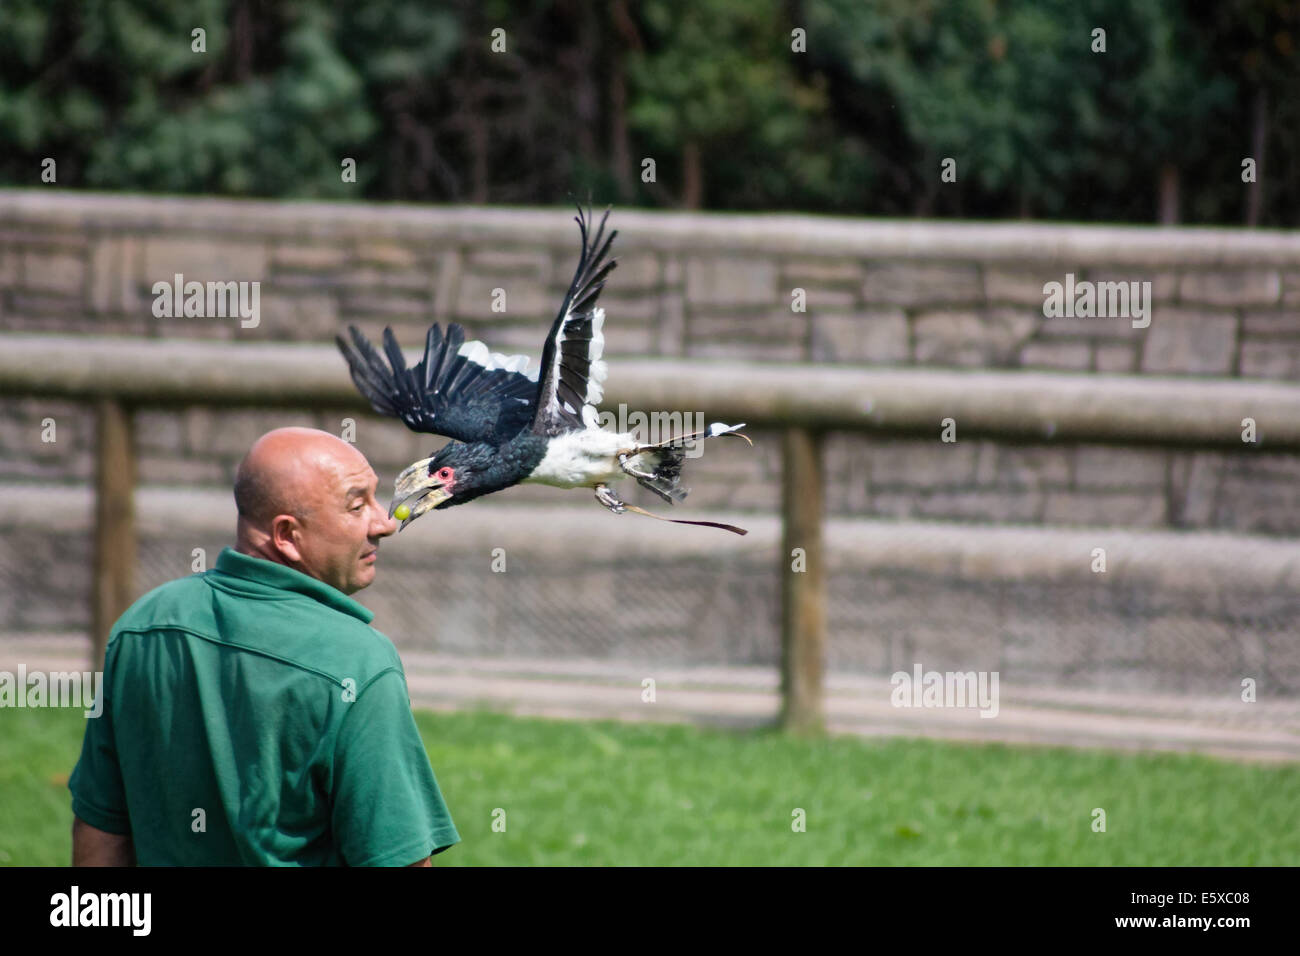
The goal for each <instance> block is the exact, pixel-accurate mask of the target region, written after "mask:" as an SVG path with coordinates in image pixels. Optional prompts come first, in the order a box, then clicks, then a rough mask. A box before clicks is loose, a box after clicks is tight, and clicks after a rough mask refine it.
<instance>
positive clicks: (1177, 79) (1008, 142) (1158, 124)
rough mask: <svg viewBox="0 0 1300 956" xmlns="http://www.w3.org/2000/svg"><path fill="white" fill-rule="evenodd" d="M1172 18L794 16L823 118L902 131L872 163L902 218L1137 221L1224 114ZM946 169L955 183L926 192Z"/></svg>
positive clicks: (1098, 14) (1114, 12) (1032, 5)
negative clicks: (1100, 34) (825, 85)
mask: <svg viewBox="0 0 1300 956" xmlns="http://www.w3.org/2000/svg"><path fill="white" fill-rule="evenodd" d="M1179 7H1180V5H1177V4H1176V3H1175V0H1152V2H1148V3H1143V4H1130V3H1128V2H1126V0H1099V2H1094V3H1091V4H1087V5H1080V4H1077V3H1076V2H1074V0H1033V2H1030V0H1010V2H994V0H946V2H943V3H937V2H934V0H883V2H881V3H878V4H871V5H865V4H859V3H856V2H854V0H812V2H809V3H808V4H807V7H806V15H807V18H808V21H809V27H810V29H809V35H810V38H809V47H810V55H811V62H812V65H813V66H814V68H818V69H825V70H827V71H829V72H830V73H831V74H832V75H834V76H835V77H836V79H837V81H838V82H837V84H836V85H837V95H836V100H835V102H836V110H837V113H840V114H841V115H843V114H848V115H850V116H854V117H855V118H857V119H858V120H859V121H860V122H862V125H861V126H856V127H855V128H854V129H853V134H851V135H857V136H863V137H866V138H868V139H870V140H871V141H874V142H884V143H890V142H891V134H893V137H896V136H897V132H898V130H897V124H898V122H901V126H902V130H901V132H902V133H903V134H904V135H905V137H906V141H905V142H903V143H897V144H896V145H893V146H892V148H891V147H890V146H885V147H883V148H880V147H878V148H877V151H878V154H879V156H880V161H881V162H883V163H885V164H887V165H889V166H891V167H893V178H894V180H895V181H896V182H900V181H905V182H906V184H907V188H906V193H907V196H908V197H909V198H910V200H911V206H910V209H908V210H907V211H909V212H912V213H914V214H918V215H932V214H934V213H936V212H939V213H944V214H950V215H952V214H967V215H969V214H974V215H982V216H983V215H990V216H995V215H1007V214H1016V215H1021V216H1028V215H1047V216H1052V217H1060V216H1072V217H1074V218H1085V219H1102V218H1119V219H1146V218H1151V216H1152V214H1153V212H1154V211H1155V206H1156V203H1155V202H1153V199H1154V197H1156V195H1157V191H1158V187H1159V182H1160V179H1161V176H1162V175H1163V176H1164V177H1165V178H1166V180H1167V179H1168V177H1169V176H1170V174H1169V172H1168V171H1167V169H1166V167H1168V166H1169V165H1170V164H1173V168H1174V169H1175V170H1176V169H1177V168H1178V166H1179V165H1180V164H1189V163H1198V162H1200V161H1202V160H1203V159H1204V157H1203V156H1202V155H1200V151H1199V150H1198V147H1199V145H1200V144H1201V142H1203V138H1202V137H1200V136H1199V135H1198V133H1199V132H1200V131H1201V129H1202V126H1203V124H1205V123H1207V122H1209V121H1211V120H1212V119H1214V118H1216V117H1220V116H1222V115H1223V114H1224V113H1225V112H1226V110H1227V108H1228V107H1229V105H1230V101H1231V92H1232V90H1231V85H1230V84H1229V83H1227V82H1226V81H1225V80H1224V79H1223V78H1221V77H1215V76H1212V75H1207V71H1206V67H1205V62H1206V49H1205V46H1206V44H1205V42H1204V41H1202V42H1197V41H1196V38H1195V37H1192V36H1191V35H1190V33H1189V31H1187V30H1183V29H1180V20H1179V17H1178V15H1177V14H1178V9H1179ZM1098 28H1100V29H1102V30H1104V31H1105V35H1104V42H1105V52H1094V51H1093V47H1094V45H1098V44H1097V41H1096V40H1095V39H1094V33H1093V31H1094V30H1096V29H1098ZM1098 39H1100V38H1098ZM863 104H873V105H869V106H864V105H863ZM886 108H888V109H896V110H897V116H898V117H899V120H898V121H897V122H896V121H895V120H894V119H893V118H892V117H889V116H886V115H885V109H886ZM839 125H841V126H846V125H847V124H845V123H840V124H839ZM945 158H952V159H954V160H955V161H956V168H957V176H958V178H957V182H956V183H954V184H947V183H944V182H942V181H941V179H940V164H941V162H942V161H943V160H944V159H945ZM900 167H901V169H900ZM1162 170H1165V171H1164V172H1163V173H1162ZM900 211H902V210H900Z"/></svg>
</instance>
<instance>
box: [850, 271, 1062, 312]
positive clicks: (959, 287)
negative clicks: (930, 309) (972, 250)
mask: <svg viewBox="0 0 1300 956" xmlns="http://www.w3.org/2000/svg"><path fill="white" fill-rule="evenodd" d="M862 297H863V300H864V301H865V302H867V303H868V304H869V305H896V306H901V307H904V308H907V307H911V306H926V305H938V304H944V303H953V304H963V305H969V306H973V305H976V304H977V303H981V302H983V301H984V288H983V284H982V283H981V281H980V274H979V269H978V268H977V267H976V266H973V265H967V264H964V263H954V264H951V265H940V264H929V263H926V264H915V263H881V264H873V265H869V266H867V269H866V276H865V278H864V280H863V283H862ZM1040 301H1041V300H1040Z"/></svg>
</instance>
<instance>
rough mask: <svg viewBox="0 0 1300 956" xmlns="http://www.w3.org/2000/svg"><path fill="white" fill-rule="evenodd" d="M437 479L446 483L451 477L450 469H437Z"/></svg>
mask: <svg viewBox="0 0 1300 956" xmlns="http://www.w3.org/2000/svg"><path fill="white" fill-rule="evenodd" d="M438 477H439V478H441V479H442V480H443V481H446V480H447V479H448V478H450V477H451V469H450V468H439V469H438Z"/></svg>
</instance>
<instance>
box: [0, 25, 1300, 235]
mask: <svg viewBox="0 0 1300 956" xmlns="http://www.w3.org/2000/svg"><path fill="white" fill-rule="evenodd" d="M197 27H201V28H203V29H204V30H205V31H206V42H207V50H206V52H203V53H197V52H194V51H193V50H192V49H191V31H193V30H194V29H195V28H197ZM1097 28H1101V29H1104V30H1105V31H1106V50H1105V52H1104V53H1103V52H1096V51H1094V50H1093V31H1094V30H1095V29H1097ZM796 29H800V30H806V33H807V37H806V42H807V50H806V52H795V51H794V50H793V49H792V31H794V30H796ZM494 30H503V31H505V38H506V50H505V51H504V52H500V51H495V50H493V49H491V48H490V42H491V37H492V33H493V31H494ZM1298 31H1300V0H1227V2H1224V3H1220V4H1212V5H1190V4H1184V3H1181V2H1179V0H1150V2H1146V3H1138V4H1134V3H1131V2H1129V0H1095V2H1091V3H1088V4H1079V3H1076V2H1074V0H944V2H938V0H880V2H878V3H870V4H865V3H861V2H858V0H697V2H694V3H690V4H680V3H675V2H671V0H646V2H643V3H632V2H630V0H611V2H610V3H607V4H593V5H587V4H557V3H555V2H554V0H488V2H481V3H480V2H470V0H444V2H441V3H430V2H428V0H373V2H366V3H361V4H340V3H336V2H332V0H293V2H287V3H283V4H271V3H265V2H262V0H196V2H194V3H189V4H182V5H177V4H170V3H165V2H162V0H6V2H5V3H4V4H0V144H2V145H3V147H4V149H3V150H2V151H0V184H9V185H29V186H34V185H37V184H38V183H39V173H40V164H41V161H42V159H44V158H45V157H53V158H55V159H56V160H57V161H58V164H59V169H58V172H59V179H58V183H59V185H60V186H64V187H71V188H86V187H91V188H99V189H131V190H141V191H166V192H177V193H214V194H219V195H232V196H245V195H247V196H282V197H304V198H305V197H322V198H371V199H376V198H383V199H408V200H443V201H456V202H465V201H470V202H530V203H546V204H551V203H555V202H562V201H564V200H565V199H567V196H568V194H569V193H571V192H572V193H574V194H576V195H585V194H586V193H587V192H588V191H589V190H590V191H592V192H593V193H599V197H600V198H607V199H610V200H613V201H617V202H624V203H627V202H640V203H645V204H649V205H704V206H709V207H712V208H730V209H770V208H776V209H783V208H789V209H803V210H809V211H825V212H837V213H849V214H877V215H880V214H883V215H944V216H959V217H960V216H977V217H1006V216H1038V217H1048V218H1058V219H1083V220H1088V219H1093V220H1099V219H1100V220H1131V221H1151V220H1152V219H1154V218H1155V217H1156V215H1157V209H1158V197H1159V196H1160V195H1161V190H1162V189H1163V190H1164V193H1165V195H1167V196H1168V195H1170V190H1171V189H1172V190H1173V194H1174V195H1175V196H1176V198H1177V205H1178V206H1179V207H1180V208H1181V210H1182V218H1183V219H1184V220H1185V221H1198V222H1239V221H1242V219H1243V213H1244V212H1245V210H1246V209H1247V205H1248V203H1250V202H1253V204H1254V213H1253V215H1254V216H1255V217H1256V218H1257V219H1258V221H1259V222H1261V223H1265V224H1274V225H1278V224H1291V223H1293V222H1294V221H1295V219H1296V214H1297V207H1300V180H1297V179H1296V178H1295V177H1293V176H1290V175H1289V171H1290V169H1291V168H1292V167H1294V166H1295V165H1296V164H1297V163H1300V99H1298V98H1296V97H1295V95H1294V89H1295V86H1296V81H1297V79H1300V74H1298V71H1297V49H1296V47H1297V44H1298V43H1300V32H1298ZM1253 153H1259V155H1258V156H1255V157H1254V158H1256V159H1257V160H1260V167H1261V171H1262V172H1263V174H1264V178H1263V179H1262V180H1261V181H1260V183H1258V184H1257V185H1256V186H1255V187H1248V186H1245V185H1243V183H1242V182H1241V178H1240V171H1241V160H1242V158H1243V157H1245V156H1248V155H1252V154H1253ZM346 157H350V158H353V159H355V160H356V161H357V182H356V183H355V184H346V183H343V182H342V180H341V176H340V163H341V161H342V160H343V159H344V158H346ZM647 157H649V158H653V159H654V160H655V163H656V167H657V170H656V172H657V182H654V183H642V182H641V177H640V173H641V163H642V160H643V159H644V158H647ZM946 157H951V158H952V159H954V160H955V161H956V165H957V177H958V178H957V182H956V183H944V182H942V181H941V179H940V163H941V162H942V161H943V160H944V159H945V158H946Z"/></svg>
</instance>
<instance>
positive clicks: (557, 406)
mask: <svg viewBox="0 0 1300 956" xmlns="http://www.w3.org/2000/svg"><path fill="white" fill-rule="evenodd" d="M574 218H575V220H576V222H577V223H578V229H579V231H580V232H581V235H582V254H581V256H580V258H579V259H578V267H577V270H576V271H575V272H574V275H573V282H572V283H571V284H570V285H569V289H568V292H567V293H566V294H565V297H564V302H563V304H562V305H561V306H560V311H559V314H558V315H557V316H556V318H555V322H554V323H553V324H552V326H551V332H550V334H549V335H548V336H547V337H546V344H545V346H544V347H543V349H542V360H541V364H540V365H539V366H538V367H536V368H533V369H531V370H530V369H529V368H528V363H529V358H528V356H526V355H509V356H507V355H502V354H500V353H498V352H492V351H490V350H489V349H488V347H487V346H486V345H484V344H483V343H482V342H478V341H469V342H467V341H466V340H465V330H464V329H463V328H462V327H461V326H459V325H457V324H455V323H451V324H448V326H447V330H446V332H445V333H444V332H443V331H442V329H441V328H440V327H439V325H438V324H437V323H436V322H435V323H434V324H433V325H432V326H430V328H429V331H428V333H427V334H426V336H425V340H424V357H423V358H422V359H421V360H420V361H419V362H417V363H416V364H415V366H414V367H413V368H409V369H408V368H407V366H406V359H405V357H404V356H403V354H402V350H401V348H400V347H399V346H398V344H397V339H396V338H395V336H394V335H393V330H392V329H391V328H386V329H384V335H383V351H384V355H385V356H386V357H387V359H388V361H387V363H385V362H384V359H383V358H382V357H381V356H380V355H379V352H378V351H377V350H376V349H375V347H374V346H373V345H371V343H370V342H369V341H368V340H367V339H366V337H365V336H364V335H362V334H361V332H360V331H358V329H357V328H356V327H355V326H349V327H348V332H349V334H350V337H351V341H349V340H348V339H345V338H344V337H343V336H342V335H339V336H337V337H336V341H337V342H338V346H339V350H340V351H341V352H342V353H343V357H344V358H345V359H346V360H347V363H348V370H349V371H350V372H351V374H352V381H353V382H354V383H355V384H356V386H357V389H358V390H359V391H360V392H361V394H362V395H363V396H364V397H365V398H366V399H367V400H368V401H369V402H370V405H371V407H372V408H373V409H374V410H375V411H376V412H378V413H379V414H381V415H388V416H391V417H394V418H400V419H401V420H402V421H403V422H404V423H405V424H406V426H407V427H408V428H410V429H411V430H412V431H417V432H426V433H430V434H434V435H443V436H445V437H447V438H450V439H451V441H450V442H448V443H447V444H446V445H445V446H443V447H442V448H441V449H440V450H439V451H438V452H437V453H436V454H434V455H432V456H430V457H429V458H424V459H421V460H420V461H417V462H415V463H413V464H412V465H410V466H409V467H408V468H406V469H405V470H403V471H402V473H401V474H400V475H398V477H397V481H396V483H395V487H394V492H393V500H392V503H391V505H390V507H389V512H388V513H389V516H390V517H394V516H395V517H397V518H398V519H399V520H401V528H403V529H404V528H405V527H406V526H407V525H408V524H410V523H411V522H412V521H414V520H415V519H416V518H419V517H420V516H421V515H423V514H426V513H427V512H429V511H432V510H434V509H439V508H448V507H451V506H453V505H459V504H464V503H466V502H468V501H472V500H474V499H475V498H479V497H482V496H483V495H487V494H491V493H492V492H494V491H501V490H502V489H504V488H509V487H511V486H512V485H517V484H520V483H536V484H544V485H553V486H555V487H558V488H591V489H592V490H593V491H594V492H595V496H596V500H597V501H598V502H600V503H601V504H602V505H604V506H605V507H606V508H608V509H609V510H610V511H612V512H614V513H615V514H622V513H624V512H625V511H633V512H637V513H639V514H644V515H648V516H650V517H652V518H660V516H659V515H655V514H652V513H651V512H649V511H645V510H644V509H641V508H638V507H636V506H635V505H630V504H627V503H626V502H624V501H622V500H621V499H620V498H619V497H618V496H617V495H616V494H615V493H614V492H613V491H612V490H611V489H610V484H611V483H612V482H614V481H617V480H620V479H622V478H624V477H625V476H631V477H633V478H635V479H636V481H637V483H638V484H640V485H641V486H642V487H644V488H648V489H650V490H651V491H652V492H654V493H655V494H656V495H658V496H659V497H660V498H662V499H663V500H664V501H666V502H668V503H669V504H673V503H675V502H678V501H681V500H682V499H683V498H685V497H686V493H687V489H685V488H683V487H682V486H681V470H682V463H683V461H684V459H685V457H686V451H687V449H688V448H689V447H690V443H691V442H692V441H695V440H697V439H704V438H713V437H716V436H719V435H735V436H737V437H739V438H744V439H745V441H747V442H748V441H749V439H748V438H747V437H746V436H745V435H742V434H740V429H741V428H743V427H744V424H743V423H742V424H740V425H726V424H723V423H721V422H718V423H714V424H712V425H710V426H709V427H708V428H706V429H705V430H704V431H703V432H695V433H692V434H689V435H679V436H677V437H675V438H672V439H669V440H667V441H663V442H660V443H658V444H653V445H647V444H642V443H641V441H640V440H638V438H637V436H636V435H635V434H634V433H631V432H624V433H618V432H613V431H607V430H605V429H603V428H601V427H600V423H599V416H598V415H597V412H596V406H597V404H598V403H599V402H600V400H601V398H602V396H603V392H604V389H603V383H604V381H605V378H606V375H607V373H608V368H607V366H606V363H605V362H604V361H603V360H602V359H601V353H602V350H603V348H604V345H605V336H604V333H603V331H602V328H603V326H604V322H605V310H604V309H601V308H597V307H596V299H597V298H598V297H599V295H600V290H601V289H603V288H604V287H605V279H606V277H607V276H608V275H609V273H610V270H611V269H613V268H614V267H615V265H617V260H614V259H608V260H607V257H608V254H609V249H610V245H611V244H612V243H613V241H614V237H615V236H616V235H618V231H617V230H614V231H612V232H611V233H610V234H609V236H608V237H606V236H605V222H606V220H607V219H608V218H609V209H606V210H605V214H604V216H602V218H601V221H600V227H599V228H598V229H597V230H596V234H595V236H594V238H592V239H591V241H590V242H589V241H588V224H589V219H590V212H588V216H587V217H584V216H583V214H582V209H581V208H579V209H578V215H577V216H576V217H574ZM750 444H751V445H752V444H753V442H750ZM661 520H665V521H674V522H676V523H678V524H695V525H705V526H708V527H713V528H723V529H726V530H727V531H732V532H735V533H736V534H745V533H746V532H745V530H744V529H742V528H737V527H734V526H732V525H727V524H719V523H717V522H713V521H685V520H681V519H673V518H662V519H661Z"/></svg>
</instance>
